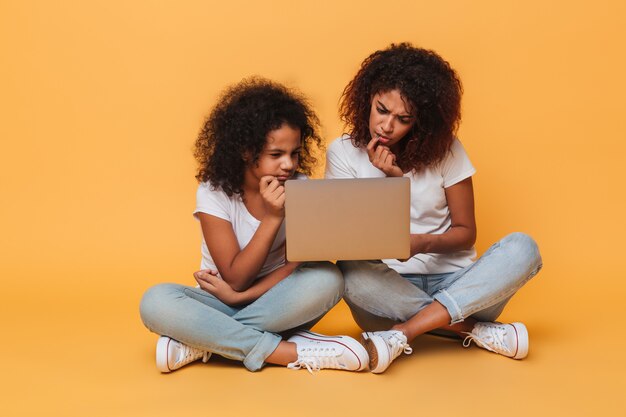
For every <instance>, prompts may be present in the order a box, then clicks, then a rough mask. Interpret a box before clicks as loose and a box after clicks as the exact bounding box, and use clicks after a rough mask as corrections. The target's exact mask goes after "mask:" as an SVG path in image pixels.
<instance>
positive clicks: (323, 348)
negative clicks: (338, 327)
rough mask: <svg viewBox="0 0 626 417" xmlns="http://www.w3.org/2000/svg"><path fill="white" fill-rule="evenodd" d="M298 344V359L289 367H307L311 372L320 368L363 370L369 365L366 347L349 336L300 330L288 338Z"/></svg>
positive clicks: (288, 366)
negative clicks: (326, 334) (327, 334)
mask: <svg viewBox="0 0 626 417" xmlns="http://www.w3.org/2000/svg"><path fill="white" fill-rule="evenodd" d="M288 341H289V342H293V343H295V344H296V349H297V351H298V360H296V361H295V362H292V363H290V364H289V365H287V368H289V369H301V368H306V369H307V370H308V371H309V372H311V373H313V371H319V370H320V369H343V370H346V371H362V370H363V369H365V368H366V367H367V362H368V357H367V352H366V351H365V348H364V347H363V346H362V345H361V344H360V343H359V342H357V341H356V340H354V339H353V338H351V337H349V336H324V335H321V334H317V333H313V332H309V331H300V332H297V333H296V334H294V335H293V336H291V337H290V338H289V340H288Z"/></svg>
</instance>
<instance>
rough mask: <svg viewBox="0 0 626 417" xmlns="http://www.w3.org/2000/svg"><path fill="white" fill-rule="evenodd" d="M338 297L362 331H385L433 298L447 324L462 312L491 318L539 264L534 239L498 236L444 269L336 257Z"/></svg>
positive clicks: (460, 317) (461, 317)
mask: <svg viewBox="0 0 626 417" xmlns="http://www.w3.org/2000/svg"><path fill="white" fill-rule="evenodd" d="M337 266H339V269H341V271H342V272H343V275H344V280H345V293H344V299H345V301H346V303H347V304H348V306H349V307H350V310H351V311H352V315H353V316H354V319H355V321H356V322H357V324H358V325H359V326H360V327H361V328H362V329H364V330H368V331H374V330H387V329H389V328H390V327H391V326H393V325H394V324H396V323H400V322H405V321H407V320H408V319H410V318H411V317H413V316H414V315H415V314H417V313H418V312H419V311H420V310H422V309H423V308H424V307H426V306H427V305H429V304H430V303H432V302H433V301H435V300H436V301H438V302H440V303H441V304H442V305H443V306H444V307H445V308H446V309H447V310H448V313H449V314H450V317H451V321H450V324H455V323H459V322H462V321H463V320H465V319H466V318H467V317H473V318H475V319H477V320H478V321H494V320H495V319H496V318H497V317H498V316H499V315H500V313H501V312H502V310H503V309H504V306H505V305H506V303H507V302H508V301H509V299H510V298H511V297H512V296H513V294H515V293H516V292H517V290H519V289H520V288H521V287H522V286H523V285H524V284H525V283H526V282H527V281H528V280H529V279H530V278H532V277H533V276H534V275H535V274H536V273H537V272H539V270H540V269H541V266H542V261H541V255H540V254H539V249H538V247H537V244H536V243H535V241H534V240H533V239H532V238H531V237H530V236H528V235H525V234H523V233H513V234H510V235H508V236H506V237H505V238H504V239H502V240H500V241H499V242H497V243H496V244H494V245H493V246H491V248H489V250H488V251H487V252H485V254H484V255H483V256H482V257H480V258H479V259H478V260H477V261H476V262H474V263H473V264H471V265H469V266H467V267H465V268H463V269H460V270H458V271H455V272H450V273H444V274H403V275H400V274H399V273H397V272H396V271H395V270H393V269H391V268H389V267H388V266H387V265H386V264H384V263H383V262H381V261H340V262H337Z"/></svg>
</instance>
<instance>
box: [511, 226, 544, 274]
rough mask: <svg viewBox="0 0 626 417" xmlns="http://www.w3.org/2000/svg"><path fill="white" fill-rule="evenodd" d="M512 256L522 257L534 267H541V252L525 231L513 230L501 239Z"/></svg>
mask: <svg viewBox="0 0 626 417" xmlns="http://www.w3.org/2000/svg"><path fill="white" fill-rule="evenodd" d="M503 242H504V243H506V247H507V248H508V249H509V250H510V251H511V252H512V255H513V256H516V257H523V258H525V259H527V260H528V262H529V263H531V264H532V265H534V266H535V267H536V268H541V264H542V261H541V254H540V253H539V246H538V245H537V242H535V240H534V239H533V238H532V237H530V236H529V235H527V234H526V233H521V232H515V233H511V234H510V235H508V236H506V237H505V238H504V239H503Z"/></svg>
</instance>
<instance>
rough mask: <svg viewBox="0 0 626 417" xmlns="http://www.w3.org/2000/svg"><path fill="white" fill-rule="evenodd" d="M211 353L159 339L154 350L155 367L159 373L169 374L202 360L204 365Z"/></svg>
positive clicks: (170, 340) (163, 337) (165, 337)
mask: <svg viewBox="0 0 626 417" xmlns="http://www.w3.org/2000/svg"><path fill="white" fill-rule="evenodd" d="M210 357H211V352H205V351H203V350H200V349H196V348H192V347H191V346H187V345H186V344H184V343H181V342H179V341H178V340H174V339H172V338H170V337H167V336H161V337H159V341H158V342H157V348H156V365H157V368H158V370H159V371H161V372H171V371H175V370H177V369H178V368H182V367H183V366H185V365H187V364H188V363H191V362H195V361H197V360H198V359H202V362H204V363H206V362H207V361H208V360H209V358H210Z"/></svg>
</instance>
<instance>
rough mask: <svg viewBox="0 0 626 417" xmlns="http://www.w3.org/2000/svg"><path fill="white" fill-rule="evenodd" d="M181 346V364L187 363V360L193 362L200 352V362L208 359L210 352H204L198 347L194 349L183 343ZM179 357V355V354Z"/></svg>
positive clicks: (205, 361)
mask: <svg viewBox="0 0 626 417" xmlns="http://www.w3.org/2000/svg"><path fill="white" fill-rule="evenodd" d="M181 347H182V353H183V354H182V358H183V359H182V361H180V362H181V364H187V363H189V362H193V361H195V360H196V359H198V355H199V354H200V353H202V362H203V363H207V362H208V361H209V357H210V356H211V353H209V352H206V351H204V352H203V351H201V350H200V349H196V348H193V347H191V346H187V345H185V344H182V345H181ZM179 357H180V356H179Z"/></svg>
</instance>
